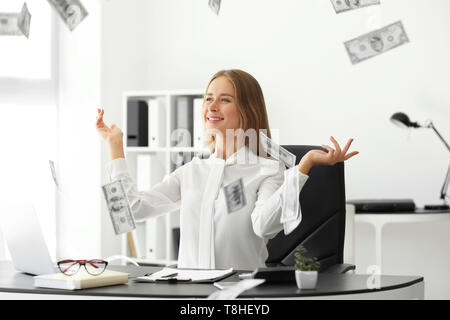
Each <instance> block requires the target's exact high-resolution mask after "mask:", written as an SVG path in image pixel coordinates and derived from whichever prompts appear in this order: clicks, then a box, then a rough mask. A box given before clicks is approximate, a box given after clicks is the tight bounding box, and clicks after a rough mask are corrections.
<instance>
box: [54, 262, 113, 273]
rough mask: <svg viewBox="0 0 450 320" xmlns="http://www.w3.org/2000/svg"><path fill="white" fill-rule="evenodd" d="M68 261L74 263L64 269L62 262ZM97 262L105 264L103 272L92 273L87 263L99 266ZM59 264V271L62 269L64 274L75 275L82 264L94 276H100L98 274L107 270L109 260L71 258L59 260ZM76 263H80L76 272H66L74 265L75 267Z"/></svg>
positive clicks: (95, 266)
mask: <svg viewBox="0 0 450 320" xmlns="http://www.w3.org/2000/svg"><path fill="white" fill-rule="evenodd" d="M67 263H72V264H71V265H70V266H68V267H67V268H66V269H64V270H63V269H62V267H61V265H62V264H67ZM95 263H101V264H103V265H104V268H103V270H102V272H100V273H95V274H93V273H90V272H89V270H88V268H86V264H89V265H91V266H92V267H94V268H99V266H97V265H95ZM57 264H58V269H59V271H61V272H62V273H63V274H65V275H66V276H73V275H74V274H76V273H77V272H78V271H79V270H80V267H81V266H84V269H85V270H86V271H87V273H89V274H90V275H92V276H98V275H101V274H102V273H103V272H104V271H105V270H106V267H107V266H108V261H105V260H101V259H92V260H71V259H66V260H61V261H58V263H57ZM76 264H78V265H79V267H78V269H77V272H74V273H72V274H69V273H66V272H67V270H69V269H70V268H72V267H73V266H74V265H76Z"/></svg>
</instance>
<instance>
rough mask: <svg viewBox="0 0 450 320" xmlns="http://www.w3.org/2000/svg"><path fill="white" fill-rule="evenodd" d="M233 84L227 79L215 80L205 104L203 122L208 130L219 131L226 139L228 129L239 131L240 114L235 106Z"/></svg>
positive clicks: (219, 78)
mask: <svg viewBox="0 0 450 320" xmlns="http://www.w3.org/2000/svg"><path fill="white" fill-rule="evenodd" d="M235 101H236V100H235V90H234V86H233V83H231V81H230V80H228V79H227V78H226V77H224V76H221V77H218V78H216V79H214V80H213V81H212V82H211V83H210V85H209V87H208V89H207V91H206V96H205V101H204V103H203V120H204V121H205V124H206V130H211V129H215V130H219V131H221V132H222V134H223V136H224V137H225V134H226V129H239V128H240V125H239V113H238V109H237V106H236V104H235Z"/></svg>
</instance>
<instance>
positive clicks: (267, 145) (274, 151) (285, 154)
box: [259, 131, 296, 168]
mask: <svg viewBox="0 0 450 320" xmlns="http://www.w3.org/2000/svg"><path fill="white" fill-rule="evenodd" d="M259 140H260V143H261V145H262V147H263V149H264V152H265V153H267V154H270V155H271V156H272V157H274V158H275V159H277V160H279V161H283V162H284V164H285V165H286V167H288V168H291V167H293V166H295V160H296V157H295V155H294V154H292V153H291V152H289V151H287V150H286V149H285V148H283V147H281V146H279V145H278V144H277V143H275V142H273V141H272V139H270V138H269V137H268V136H267V135H266V134H265V133H264V132H262V131H260V132H259Z"/></svg>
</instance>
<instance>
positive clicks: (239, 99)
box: [203, 69, 271, 157]
mask: <svg viewBox="0 0 450 320" xmlns="http://www.w3.org/2000/svg"><path fill="white" fill-rule="evenodd" d="M217 117H219V118H217ZM221 117H222V118H221ZM211 118H212V119H211ZM203 121H205V122H206V126H205V127H206V131H207V133H208V136H207V143H208V145H209V147H210V149H211V152H212V153H214V152H215V151H216V147H217V148H219V150H217V151H218V152H219V154H223V153H224V152H225V154H226V155H225V156H226V157H227V156H228V155H231V154H233V153H234V152H235V150H234V147H233V146H228V149H226V148H227V147H226V145H225V144H226V141H223V142H221V143H216V141H215V140H216V139H217V137H218V135H215V134H214V132H216V131H219V132H220V136H221V137H226V129H229V130H237V129H242V130H243V131H244V132H245V131H247V130H248V129H254V130H255V131H256V132H259V130H265V132H266V135H267V136H268V137H269V138H271V135H270V129H269V121H268V118H267V111H266V104H265V102H264V95H263V93H262V90H261V87H260V85H259V83H258V81H256V79H255V78H254V77H253V76H252V75H250V74H249V73H247V72H244V71H242V70H237V69H234V70H222V71H219V72H217V73H216V74H215V75H214V76H213V77H212V79H211V81H210V82H209V84H208V86H207V90H206V93H205V103H204V105H203ZM244 143H245V145H247V146H249V145H250V142H249V141H248V140H246V141H245V142H244ZM255 145H256V146H259V135H256V143H255ZM252 151H253V152H254V153H256V154H258V155H259V154H260V150H259V147H257V150H252Z"/></svg>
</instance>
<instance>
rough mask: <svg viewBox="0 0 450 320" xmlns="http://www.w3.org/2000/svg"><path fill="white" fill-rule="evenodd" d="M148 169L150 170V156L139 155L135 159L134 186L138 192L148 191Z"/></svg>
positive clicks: (149, 177)
mask: <svg viewBox="0 0 450 320" xmlns="http://www.w3.org/2000/svg"><path fill="white" fill-rule="evenodd" d="M150 168H151V156H150V155H149V154H139V155H137V158H136V172H139V174H138V175H136V185H137V189H138V191H148V190H150V182H151V176H150Z"/></svg>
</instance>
